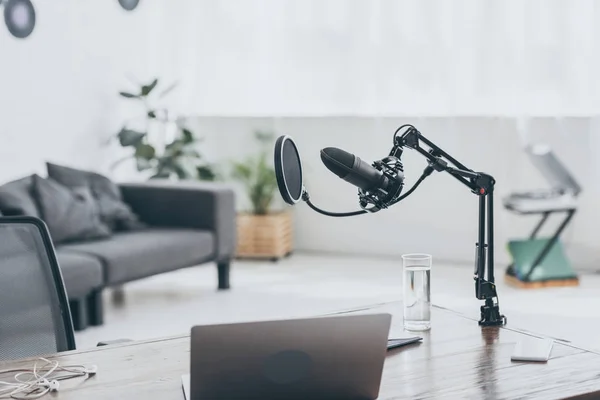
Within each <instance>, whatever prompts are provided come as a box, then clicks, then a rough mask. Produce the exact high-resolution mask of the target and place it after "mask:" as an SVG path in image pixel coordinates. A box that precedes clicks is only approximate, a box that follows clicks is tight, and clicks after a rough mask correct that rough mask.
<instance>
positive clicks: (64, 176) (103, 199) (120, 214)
mask: <svg viewBox="0 0 600 400" xmlns="http://www.w3.org/2000/svg"><path fill="white" fill-rule="evenodd" d="M46 167H47V169H48V176H49V177H50V178H52V179H54V180H56V181H57V182H60V183H61V184H63V185H65V186H68V187H70V188H75V187H81V186H87V187H89V188H90V190H91V191H92V194H93V196H94V199H95V200H96V202H97V204H98V209H99V210H100V217H101V218H102V221H103V222H104V223H105V224H106V225H107V226H108V227H109V228H110V229H112V230H133V229H141V228H142V227H143V224H142V223H141V222H140V221H139V219H138V217H137V215H135V214H134V212H133V211H131V208H130V207H129V206H128V205H127V204H126V203H125V202H123V198H122V197H121V191H120V189H119V187H118V186H117V185H116V184H115V183H114V182H113V181H111V180H110V179H108V178H107V177H105V176H103V175H100V174H98V173H95V172H90V171H83V170H79V169H75V168H70V167H65V166H62V165H57V164H52V163H46Z"/></svg>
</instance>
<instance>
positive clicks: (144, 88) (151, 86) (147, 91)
mask: <svg viewBox="0 0 600 400" xmlns="http://www.w3.org/2000/svg"><path fill="white" fill-rule="evenodd" d="M157 84H158V79H154V80H153V81H152V82H151V83H150V84H149V85H144V86H142V92H141V93H140V96H141V97H145V96H148V95H149V94H150V92H151V91H152V89H154V88H155V87H156V85H157Z"/></svg>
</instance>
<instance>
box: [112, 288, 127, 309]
mask: <svg viewBox="0 0 600 400" xmlns="http://www.w3.org/2000/svg"><path fill="white" fill-rule="evenodd" d="M111 294H112V302H113V304H114V305H117V306H122V305H123V304H125V289H124V288H123V286H115V287H113V288H112V293H111Z"/></svg>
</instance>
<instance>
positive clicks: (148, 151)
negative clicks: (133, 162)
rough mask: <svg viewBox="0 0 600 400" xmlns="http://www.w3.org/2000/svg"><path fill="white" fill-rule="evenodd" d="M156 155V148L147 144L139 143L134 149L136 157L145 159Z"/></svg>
mask: <svg viewBox="0 0 600 400" xmlns="http://www.w3.org/2000/svg"><path fill="white" fill-rule="evenodd" d="M155 155H156V150H155V149H154V147H152V146H151V145H149V144H140V145H139V146H137V147H136V149H135V157H136V158H144V159H146V160H151V159H153V158H154V156H155Z"/></svg>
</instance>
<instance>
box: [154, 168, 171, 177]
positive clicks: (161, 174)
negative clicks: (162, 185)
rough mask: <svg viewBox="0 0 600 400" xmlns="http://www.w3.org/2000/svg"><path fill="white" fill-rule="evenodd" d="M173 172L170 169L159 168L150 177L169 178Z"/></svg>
mask: <svg viewBox="0 0 600 400" xmlns="http://www.w3.org/2000/svg"><path fill="white" fill-rule="evenodd" d="M170 176H171V174H170V173H169V172H168V171H164V170H159V171H157V172H156V173H155V174H154V175H152V176H151V177H150V179H166V178H169V177H170Z"/></svg>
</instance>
